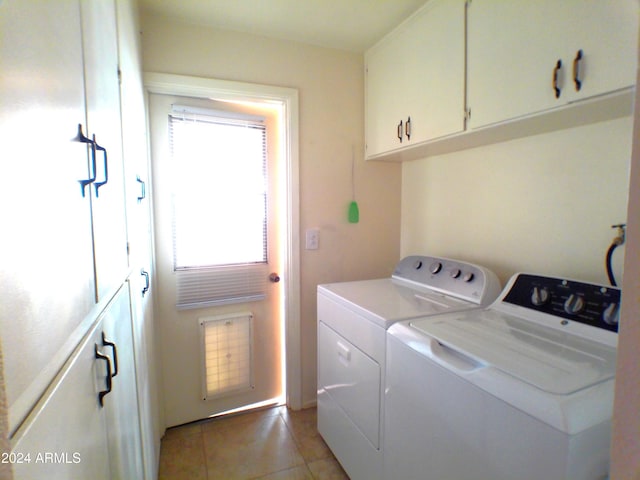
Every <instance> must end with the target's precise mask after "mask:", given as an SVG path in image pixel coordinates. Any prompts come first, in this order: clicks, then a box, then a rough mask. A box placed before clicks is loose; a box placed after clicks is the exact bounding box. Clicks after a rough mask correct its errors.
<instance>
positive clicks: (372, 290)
mask: <svg viewBox="0 0 640 480" xmlns="http://www.w3.org/2000/svg"><path fill="white" fill-rule="evenodd" d="M318 293H322V294H324V295H327V296H329V297H330V298H332V299H333V300H335V301H338V302H340V303H342V304H343V305H345V306H347V307H348V308H351V309H352V310H354V311H356V312H358V313H359V314H361V315H363V316H365V317H366V318H368V319H369V320H371V321H373V322H375V323H377V324H379V325H380V326H382V327H383V328H388V327H389V326H390V325H391V324H392V323H394V322H396V321H398V320H405V319H410V318H415V317H424V316H427V315H433V314H436V313H443V312H451V311H454V310H455V311H457V310H462V309H465V308H472V307H477V305H475V304H473V303H471V302H468V301H466V300H460V299H458V298H454V297H450V296H447V295H443V294H441V293H438V292H434V291H432V290H430V289H428V288H418V287H415V288H411V287H408V286H406V285H404V284H402V283H400V282H398V281H396V280H393V279H390V278H381V279H377V280H363V281H356V282H341V283H330V284H325V285H319V286H318Z"/></svg>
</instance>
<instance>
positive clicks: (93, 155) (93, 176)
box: [73, 123, 96, 197]
mask: <svg viewBox="0 0 640 480" xmlns="http://www.w3.org/2000/svg"><path fill="white" fill-rule="evenodd" d="M73 141H74V142H80V143H88V144H90V145H91V166H90V167H89V169H90V172H89V178H87V179H84V180H78V182H79V183H80V191H81V192H82V196H83V197H84V196H85V190H86V187H87V185H89V184H91V183H93V182H95V180H96V144H95V142H94V141H93V140H91V139H90V138H87V137H85V135H84V133H82V124H80V123H79V124H78V133H77V134H76V136H75V138H74V139H73Z"/></svg>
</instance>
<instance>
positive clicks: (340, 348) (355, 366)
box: [318, 256, 500, 480]
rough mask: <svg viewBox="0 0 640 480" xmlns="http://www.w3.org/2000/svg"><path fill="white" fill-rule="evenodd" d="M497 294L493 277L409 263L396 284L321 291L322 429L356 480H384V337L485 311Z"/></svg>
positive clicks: (446, 263)
mask: <svg viewBox="0 0 640 480" xmlns="http://www.w3.org/2000/svg"><path fill="white" fill-rule="evenodd" d="M499 293H500V285H499V282H498V279H497V277H496V276H495V275H494V274H493V273H492V272H491V271H489V270H487V269H485V268H482V267H479V266H477V265H473V264H470V263H465V262H461V261H456V260H450V259H444V258H436V257H427V256H410V257H406V258H404V259H402V260H401V261H400V262H399V263H398V265H397V266H396V269H395V271H394V273H393V275H392V277H391V278H383V279H377V280H368V281H356V282H343V283H333V284H327V285H320V286H318V430H319V432H320V434H321V435H322V437H323V438H324V440H325V441H326V443H327V444H328V445H329V448H331V450H332V451H333V453H334V455H335V456H336V458H337V459H338V460H339V461H340V463H341V464H342V466H343V468H344V469H345V471H346V472H347V474H348V475H349V477H351V479H352V480H359V479H366V480H374V479H382V478H384V477H383V470H382V445H383V431H382V425H383V412H384V392H383V388H384V381H385V378H384V377H385V350H386V340H385V337H386V330H387V328H389V327H390V326H391V325H392V324H393V323H395V322H397V321H400V320H404V319H409V318H414V317H423V316H425V315H434V314H442V313H444V312H451V311H461V310H469V309H472V308H480V307H481V306H483V305H487V304H489V303H490V302H492V301H493V300H494V299H495V298H496V297H497V296H498V294H499Z"/></svg>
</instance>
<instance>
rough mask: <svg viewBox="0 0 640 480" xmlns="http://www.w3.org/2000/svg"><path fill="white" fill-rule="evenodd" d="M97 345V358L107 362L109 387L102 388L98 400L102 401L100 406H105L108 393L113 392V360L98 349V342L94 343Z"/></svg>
mask: <svg viewBox="0 0 640 480" xmlns="http://www.w3.org/2000/svg"><path fill="white" fill-rule="evenodd" d="M94 345H95V353H96V358H97V359H98V360H104V361H105V363H106V364H107V377H106V382H107V389H106V390H101V391H100V392H99V393H98V400H99V402H100V406H101V407H104V397H105V396H106V395H108V394H109V393H111V387H112V383H111V376H112V375H111V360H110V359H109V357H108V356H107V355H105V354H104V353H102V352H100V350H98V344H97V343H96V344H94Z"/></svg>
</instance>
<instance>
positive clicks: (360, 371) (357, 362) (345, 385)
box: [318, 322, 381, 448]
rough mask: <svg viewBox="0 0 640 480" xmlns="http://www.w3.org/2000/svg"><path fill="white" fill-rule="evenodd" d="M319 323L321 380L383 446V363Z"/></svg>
mask: <svg viewBox="0 0 640 480" xmlns="http://www.w3.org/2000/svg"><path fill="white" fill-rule="evenodd" d="M318 325H319V326H318V336H319V339H318V345H319V351H320V354H319V364H318V384H319V385H320V386H321V387H322V388H323V389H324V390H325V391H326V392H327V393H328V395H329V396H330V397H331V398H332V399H333V400H334V401H335V402H336V403H337V404H338V405H339V406H340V408H342V409H343V410H344V412H345V413H346V414H347V415H348V417H349V418H350V419H351V420H352V421H353V423H354V424H355V425H356V426H357V427H358V429H359V430H360V431H361V432H362V433H363V434H364V435H365V436H366V437H367V439H368V440H369V441H370V442H371V443H372V444H373V446H374V447H375V448H380V446H379V444H380V421H379V419H380V383H381V371H380V365H379V364H378V363H377V362H376V361H374V360H373V359H372V358H371V357H369V356H367V355H365V353H364V352H362V351H361V350H360V349H358V348H357V347H356V346H354V345H353V344H352V343H350V342H348V341H347V340H345V339H344V337H341V336H340V335H338V334H337V333H336V332H335V331H334V330H332V329H331V328H330V327H328V326H327V325H325V324H324V323H323V322H320V323H319V324H318Z"/></svg>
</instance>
